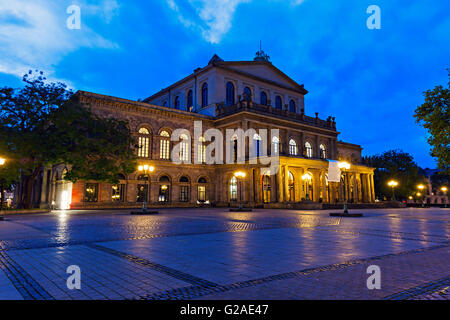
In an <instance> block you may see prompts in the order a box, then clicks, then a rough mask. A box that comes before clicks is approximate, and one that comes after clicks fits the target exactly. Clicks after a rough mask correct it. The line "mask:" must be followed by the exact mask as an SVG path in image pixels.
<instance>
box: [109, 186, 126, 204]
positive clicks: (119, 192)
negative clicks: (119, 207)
mask: <svg viewBox="0 0 450 320" xmlns="http://www.w3.org/2000/svg"><path fill="white" fill-rule="evenodd" d="M111 191H112V192H111V193H112V194H111V199H112V201H113V202H124V201H125V185H124V184H114V185H112V190H111Z"/></svg>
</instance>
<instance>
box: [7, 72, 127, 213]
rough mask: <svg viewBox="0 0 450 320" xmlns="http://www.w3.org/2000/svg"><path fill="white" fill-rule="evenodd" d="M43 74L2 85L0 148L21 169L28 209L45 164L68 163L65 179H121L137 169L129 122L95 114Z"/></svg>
mask: <svg viewBox="0 0 450 320" xmlns="http://www.w3.org/2000/svg"><path fill="white" fill-rule="evenodd" d="M45 80H46V79H45V77H44V76H43V74H42V72H40V73H39V74H38V75H34V74H33V73H32V72H31V71H30V72H29V74H27V75H25V76H24V77H23V81H24V82H25V86H24V88H21V89H12V88H7V87H5V88H2V89H0V146H1V145H6V149H7V151H8V153H9V154H12V155H14V159H16V161H17V163H18V165H19V167H20V172H21V173H20V181H21V183H20V192H19V194H20V198H19V199H18V203H19V207H23V208H30V207H31V205H32V200H31V196H32V191H33V185H34V180H35V179H36V178H37V177H38V175H39V174H40V172H41V171H42V169H43V168H44V167H45V166H48V165H54V164H59V163H64V164H66V165H67V166H68V168H69V171H68V173H67V175H66V179H68V180H71V181H74V182H75V181H77V180H79V179H92V180H98V181H110V182H112V183H114V182H117V174H118V173H119V172H121V173H125V174H126V173H130V172H132V171H134V168H135V162H134V155H133V152H132V148H131V147H132V145H133V142H134V139H133V138H132V136H131V133H130V130H129V128H128V124H127V123H126V122H125V121H120V120H116V119H112V118H108V119H104V118H101V117H99V116H97V115H94V114H93V113H92V112H91V110H90V107H89V106H86V105H82V104H81V103H80V102H79V99H78V97H77V95H76V94H75V95H74V94H73V93H72V92H71V91H69V90H67V89H66V86H65V85H64V84H62V83H46V81H45Z"/></svg>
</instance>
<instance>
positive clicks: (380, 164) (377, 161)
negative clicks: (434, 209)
mask: <svg viewBox="0 0 450 320" xmlns="http://www.w3.org/2000/svg"><path fill="white" fill-rule="evenodd" d="M367 163H368V164H369V165H370V166H372V167H375V168H376V169H375V175H374V185H375V192H376V194H377V195H378V196H379V197H380V198H382V199H384V198H386V199H391V197H392V189H391V187H389V186H388V182H389V181H390V180H396V181H398V182H399V185H398V187H397V188H396V189H395V194H396V198H397V199H398V200H404V199H407V198H408V197H409V196H410V195H412V194H414V193H415V191H416V187H417V185H418V184H420V183H426V179H425V177H424V176H422V175H420V174H419V167H418V166H417V164H416V163H415V162H414V158H413V157H412V156H411V155H410V154H408V153H406V152H403V151H401V150H390V151H386V152H384V153H382V154H380V155H375V156H371V157H368V158H367Z"/></svg>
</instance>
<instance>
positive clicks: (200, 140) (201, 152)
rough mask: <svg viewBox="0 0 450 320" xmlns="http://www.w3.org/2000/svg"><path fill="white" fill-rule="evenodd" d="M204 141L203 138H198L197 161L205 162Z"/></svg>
mask: <svg viewBox="0 0 450 320" xmlns="http://www.w3.org/2000/svg"><path fill="white" fill-rule="evenodd" d="M205 142H206V140H205V138H203V137H200V138H198V162H199V163H205V162H206V146H205V145H204V143H205Z"/></svg>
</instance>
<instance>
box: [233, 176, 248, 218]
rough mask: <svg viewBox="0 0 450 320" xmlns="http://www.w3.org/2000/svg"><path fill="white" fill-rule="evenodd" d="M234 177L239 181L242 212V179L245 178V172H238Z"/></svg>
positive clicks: (240, 208)
mask: <svg viewBox="0 0 450 320" xmlns="http://www.w3.org/2000/svg"><path fill="white" fill-rule="evenodd" d="M234 176H235V177H236V179H237V180H238V181H239V210H242V179H244V178H245V172H243V171H237V172H235V173H234Z"/></svg>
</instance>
